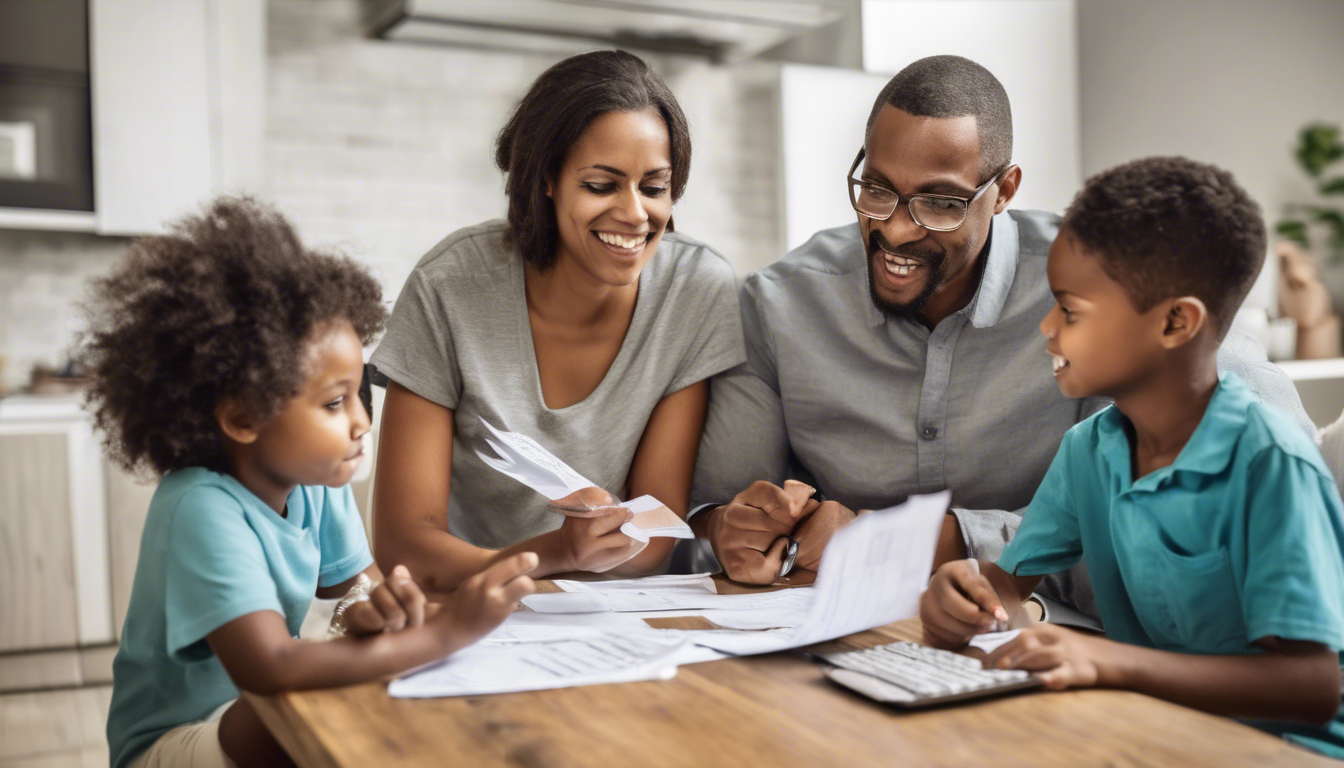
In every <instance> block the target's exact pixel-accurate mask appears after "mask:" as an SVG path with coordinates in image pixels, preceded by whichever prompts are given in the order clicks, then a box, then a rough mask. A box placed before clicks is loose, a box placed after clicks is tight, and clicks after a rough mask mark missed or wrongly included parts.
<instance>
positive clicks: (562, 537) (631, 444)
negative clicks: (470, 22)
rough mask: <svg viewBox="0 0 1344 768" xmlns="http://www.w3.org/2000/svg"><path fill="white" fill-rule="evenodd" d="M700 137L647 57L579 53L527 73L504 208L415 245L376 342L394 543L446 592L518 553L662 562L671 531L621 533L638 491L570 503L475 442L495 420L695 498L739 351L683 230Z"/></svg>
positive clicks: (379, 510) (616, 483) (606, 485)
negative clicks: (712, 416) (703, 453)
mask: <svg viewBox="0 0 1344 768" xmlns="http://www.w3.org/2000/svg"><path fill="white" fill-rule="evenodd" d="M690 157H691V144H690V136H689V132H688V130H687V126H686V118H685V116H684V115H683V114H682V112H681V108H680V107H679V106H678V105H677V102H676V99H675V97H673V95H672V93H671V91H669V90H668V88H667V86H666V85H664V84H663V82H662V80H661V79H659V77H658V76H657V75H656V74H654V73H653V72H652V71H651V70H650V69H649V68H648V66H647V65H646V64H645V63H644V62H643V61H641V60H640V59H639V58H638V57H635V56H632V55H630V54H628V53H623V52H618V51H599V52H595V53H588V54H582V55H579V56H574V57H571V58H569V59H566V60H564V61H562V62H560V63H559V64H556V65H555V66H553V67H551V68H550V69H549V70H547V71H546V72H544V73H543V74H542V75H541V77H539V78H538V79H537V81H536V82H535V83H533V85H532V87H531V89H530V90H529V91H528V93H527V95H526V96H524V97H523V99H522V101H521V102H519V104H518V106H517V108H516V109H515V111H514V113H513V115H512V117H511V118H510V119H509V121H508V124H507V125H505V126H504V129H503V130H502V131H501V132H500V134H499V138H498V142H497V147H496V153H495V163H496V164H497V165H498V166H499V168H500V170H502V171H504V172H505V173H506V174H507V175H508V178H507V184H506V187H505V191H506V193H507V195H508V198H509V212H508V221H507V222H504V221H491V222H486V223H484V224H480V225H477V226H474V227H468V228H466V229H463V230H460V231H458V232H455V233H453V234H452V235H449V236H448V237H447V238H446V239H445V240H444V241H443V242H441V243H439V244H438V245H437V246H435V247H434V249H433V250H431V251H430V252H429V253H428V254H427V255H426V256H425V257H424V258H423V259H421V261H420V263H419V264H418V265H417V267H416V269H415V271H414V272H412V274H411V276H410V278H409V279H408V280H407V282H406V285H405V287H404V288H403V289H402V293H401V295H400V297H399V298H398V299H397V304H396V307H395V309H394V310H393V313H392V320H391V323H390V324H389V327H388V331H387V335H386V336H385V337H384V339H383V341H382V343H381V344H380V345H379V347H378V350H377V352H375V354H374V356H373V363H374V365H376V366H377V367H378V369H379V370H380V371H381V372H383V373H384V374H386V375H387V376H388V377H389V378H390V379H391V383H390V384H389V386H388V390H387V399H386V403H385V405H384V408H383V420H382V428H381V437H380V439H379V444H378V452H379V455H378V467H377V477H376V481H375V484H374V485H375V491H374V527H375V537H374V541H375V544H376V548H377V556H378V557H379V558H380V559H384V558H386V560H385V561H386V562H400V563H406V564H407V565H408V566H409V567H410V568H411V569H412V571H413V572H414V573H415V575H416V577H417V578H418V579H419V580H420V581H421V582H422V583H423V584H424V585H425V586H426V588H427V589H430V590H435V591H441V590H446V589H452V588H453V587H455V586H456V585H457V584H458V582H460V581H461V580H462V579H463V578H465V577H466V576H467V575H469V574H472V573H475V572H477V571H479V570H481V568H483V567H485V566H486V565H488V564H490V563H491V562H493V561H497V560H500V559H503V558H506V557H508V556H510V555H512V554H514V553H517V552H523V551H532V552H536V553H537V555H538V557H539V561H540V564H539V565H538V567H537V568H536V570H534V571H533V575H539V576H544V575H547V574H551V573H560V572H565V571H614V572H617V573H624V574H643V573H649V572H651V571H654V570H656V569H657V568H659V567H660V566H661V564H662V563H663V562H664V560H665V559H666V558H667V556H668V554H669V553H670V552H671V550H672V543H673V541H674V540H673V539H668V538H655V539H653V540H652V541H651V542H650V543H649V544H648V545H647V546H645V545H644V544H641V543H640V542H637V541H635V540H633V539H631V538H629V537H627V536H625V535H624V534H622V533H620V531H619V530H618V529H619V528H620V526H621V524H622V523H623V522H625V520H626V519H628V514H629V513H628V512H627V511H626V510H624V509H620V508H614V509H609V510H607V511H606V513H605V514H602V515H600V516H598V517H593V518H578V517H562V516H561V515H559V514H557V513H556V512H554V511H551V510H549V509H548V500H547V499H545V498H543V497H542V496H541V495H540V494H538V493H536V492H534V491H532V490H531V489H529V488H527V487H525V486H523V485H522V484H521V483H518V482H517V481H515V480H513V479H511V478H509V477H507V476H505V475H503V474H500V473H498V472H496V471H495V470H493V469H491V468H489V467H487V466H486V465H485V464H484V463H483V462H482V461H481V460H480V458H479V457H478V456H477V455H476V454H477V451H481V452H485V453H487V454H489V453H490V449H489V447H487V446H486V444H485V441H484V437H483V436H484V434H485V428H484V426H483V425H482V421H488V422H489V423H491V424H493V425H494V426H497V427H499V428H501V429H504V430H508V431H513V432H519V433H522V434H525V435H528V436H529V437H532V438H533V439H535V440H537V441H538V442H540V443H541V444H542V445H543V446H545V447H546V448H547V449H549V450H550V451H551V452H552V453H554V454H555V455H556V456H558V457H560V458H561V459H563V460H564V461H566V462H567V463H569V464H570V465H571V466H572V467H574V469H576V470H577V471H578V472H580V473H581V474H583V475H584V476H585V477H587V478H589V479H590V480H592V481H593V482H595V483H596V484H598V485H599V486H600V487H601V488H603V489H605V490H606V491H607V492H608V493H610V494H611V495H613V496H615V497H617V498H621V499H629V498H634V497H636V496H639V495H643V494H651V495H653V496H655V497H657V498H658V499H659V500H661V501H662V502H663V503H664V504H666V505H667V506H668V507H670V508H671V509H672V510H673V511H674V512H676V513H677V514H679V515H681V516H682V517H685V515H686V511H687V506H688V504H689V496H690V483H691V474H692V471H693V468H694V465H695V454H696V449H697V448H698V446H699V442H700V432H701V429H702V427H703V425H704V419H705V409H706V403H707V399H708V383H707V382H706V379H708V378H709V377H710V376H712V375H713V374H715V373H718V372H720V371H723V370H726V369H728V368H730V367H732V366H734V365H737V364H738V363H741V362H742V361H743V360H744V359H745V354H744V351H743V342H742V330H741V325H740V322H741V321H740V318H739V315H738V306H737V297H736V290H735V284H734V280H733V275H732V270H731V268H730V267H729V265H728V264H727V262H726V261H725V260H724V259H723V257H721V256H719V255H718V254H717V253H715V252H714V251H712V250H710V249H709V248H708V247H706V246H704V245H703V244H701V243H699V242H697V241H695V240H693V239H691V238H688V237H683V236H680V235H677V234H672V233H671V229H672V203H673V202H675V201H676V200H677V199H678V198H679V197H680V196H681V193H682V191H683V189H684V188H685V186H686V178H687V175H688V173H689V167H690ZM449 467H451V473H450V472H449Z"/></svg>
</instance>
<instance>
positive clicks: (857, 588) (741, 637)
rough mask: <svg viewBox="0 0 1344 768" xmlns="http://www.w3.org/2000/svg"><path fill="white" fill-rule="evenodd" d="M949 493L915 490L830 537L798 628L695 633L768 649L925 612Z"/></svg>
mask: <svg viewBox="0 0 1344 768" xmlns="http://www.w3.org/2000/svg"><path fill="white" fill-rule="evenodd" d="M950 500H951V494H950V493H949V492H947V491H943V492H941V493H935V494H930V495H927V496H911V497H910V499H909V500H907V501H906V502H905V503H904V504H901V505H899V506H896V507H892V508H890V509H885V510H878V511H874V512H870V513H868V514H866V515H862V516H861V517H859V518H858V519H856V520H855V521H854V522H852V523H850V524H849V525H847V526H845V527H844V528H842V529H841V530H840V531H839V532H838V533H836V534H835V536H834V538H832V539H831V541H830V543H829V544H827V545H826V549H825V551H824V552H823V553H822V557H821V569H820V571H819V572H818V573H817V581H816V585H815V586H814V587H813V588H812V590H811V591H812V592H813V593H814V595H813V597H812V602H811V606H810V608H809V610H808V613H807V616H806V618H805V619H804V620H803V621H802V622H801V623H800V624H799V625H798V627H797V628H796V629H793V630H783V631H773V632H758V633H752V632H707V631H700V632H696V633H694V635H695V637H694V642H696V643H700V644H702V645H707V646H708V647H710V648H716V649H719V650H722V651H725V652H728V653H735V654H750V653H769V652H771V651H781V650H785V649H787V648H796V647H798V646H802V645H811V644H812V643H819V642H822V641H824V640H832V639H835V638H837V637H841V636H844V635H848V634H852V633H854V632H861V631H863V630H865V629H872V628H873V627H879V626H882V625H883V624H890V623H891V622H893V621H897V620H899V619H905V618H909V617H911V616H914V615H916V614H917V613H918V612H919V595H920V593H921V592H923V590H924V587H925V586H926V585H927V584H928V582H929V571H930V569H931V568H932V567H933V551H934V547H935V546H936V545H937V542H938V533H939V531H941V530H942V525H943V517H944V516H945V515H946V514H947V506H948V502H949V501H950Z"/></svg>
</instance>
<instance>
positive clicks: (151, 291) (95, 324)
mask: <svg viewBox="0 0 1344 768" xmlns="http://www.w3.org/2000/svg"><path fill="white" fill-rule="evenodd" d="M86 309H87V310H88V314H89V319H90V328H89V330H88V331H87V332H86V334H85V336H84V338H83V342H84V344H83V348H82V350H81V352H82V359H83V363H84V365H85V367H86V368H87V370H88V371H89V374H90V376H91V378H92V385H91V387H90V389H89V391H88V395H87V398H88V402H89V404H90V405H91V406H92V407H93V410H94V414H95V418H96V420H97V423H98V426H99V428H101V429H102V430H103V431H104V433H105V435H106V438H105V441H106V444H107V447H108V449H109V455H110V456H111V457H112V459H113V460H114V461H116V462H117V463H118V464H120V465H121V466H123V467H125V468H127V469H128V470H132V471H136V470H143V469H150V470H152V471H154V472H157V473H160V474H167V473H168V472H171V471H173V470H176V469H183V468H185V467H192V466H203V467H207V468H209V469H213V470H215V471H223V470H224V469H225V467H224V463H225V458H224V451H223V444H222V442H221V433H220V430H219V426H218V422H217V421H216V418H215V411H216V407H217V406H218V405H219V403H220V402H221V400H223V399H224V398H236V399H237V400H238V401H240V402H241V403H243V405H244V406H245V407H246V408H247V409H248V410H249V411H250V412H251V414H252V416H253V417H254V418H256V419H258V420H259V421H260V422H262V423H264V422H265V421H267V420H269V419H271V418H272V417H274V416H275V414H276V413H278V412H279V411H280V409H281V408H282V407H283V406H284V404H285V402H286V401H287V400H289V399H291V398H293V397H295V396H297V395H298V394H299V393H300V392H301V391H302V388H303V386H304V384H305V383H306V381H305V380H306V376H307V372H306V371H305V370H304V365H303V362H304V359H305V352H306V344H307V343H308V341H309V339H310V336H311V335H312V333H313V332H314V330H315V329H317V328H318V327H319V326H321V325H322V324H324V323H327V322H332V321H339V320H349V321H350V323H351V325H353V326H354V328H355V333H356V334H358V335H359V338H360V341H361V342H362V343H364V344H366V345H367V344H368V343H369V342H370V341H372V338H373V336H374V335H375V334H376V333H378V332H379V331H380V330H381V329H382V327H383V325H384V323H385V322H386V320H387V309H386V308H385V307H384V306H383V304H382V291H381V289H380V287H379V285H378V283H377V281H375V280H374V279H373V277H371V276H370V275H369V273H368V272H366V271H365V270H364V268H362V267H361V266H359V265H358V264H356V263H355V262H353V261H351V260H350V259H348V258H343V257H337V256H332V255H327V254H322V253H317V252H314V251H311V250H308V249H306V248H304V247H303V245H302V244H301V243H300V242H299V239H298V236H297V235H296V234H295V233H294V229H293V228H292V227H291V226H290V225H289V223H288V222H286V221H285V219H284V218H283V217H282V216H281V215H280V214H279V213H277V212H276V211H274V210H273V209H271V208H269V207H266V206H264V205H262V204H260V203H258V202H256V201H254V200H251V199H247V198H223V199H220V200H217V201H215V202H213V203H211V204H209V206H208V207H207V208H206V209H205V211H204V212H203V213H202V214H201V215H198V216H188V217H186V218H183V219H182V220H180V221H178V222H177V223H176V224H174V225H173V226H172V228H171V231H170V233H169V234H166V235H162V236H154V237H142V238H138V239H137V240H135V241H133V242H132V243H131V246H130V250H129V252H128V253H127V255H126V256H125V257H124V258H123V260H122V261H121V263H119V264H118V265H117V266H116V267H115V268H114V269H113V271H112V273H111V274H109V275H108V276H106V277H104V278H101V279H99V280H97V281H96V282H95V283H94V286H93V291H92V300H91V301H90V303H89V304H88V306H87V307H86Z"/></svg>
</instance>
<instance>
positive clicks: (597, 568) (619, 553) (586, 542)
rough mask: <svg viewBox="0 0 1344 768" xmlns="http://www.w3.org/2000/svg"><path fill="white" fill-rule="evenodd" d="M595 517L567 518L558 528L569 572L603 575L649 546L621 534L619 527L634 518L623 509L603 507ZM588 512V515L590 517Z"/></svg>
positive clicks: (629, 512)
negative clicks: (587, 572)
mask: <svg viewBox="0 0 1344 768" xmlns="http://www.w3.org/2000/svg"><path fill="white" fill-rule="evenodd" d="M593 513H596V514H595V515H594V516H584V517H575V516H570V515H568V514H567V515H566V517H565V522H564V523H563V524H562V525H561V526H560V542H561V545H562V546H563V547H564V555H563V556H564V558H565V562H566V563H567V564H568V566H569V567H568V570H572V571H589V572H591V573H602V572H604V571H609V570H611V569H612V568H615V567H616V566H618V565H620V564H621V563H624V562H625V561H626V560H629V559H630V558H632V557H634V556H635V555H638V554H639V553H640V552H642V551H644V548H645V547H647V546H648V545H649V543H648V542H647V541H639V540H637V539H632V538H630V537H629V536H626V535H625V534H624V533H621V530H620V528H621V526H622V525H625V523H626V522H628V521H630V520H632V519H634V516H635V515H634V513H632V512H631V511H630V510H628V509H626V508H625V507H603V508H601V509H600V510H594V511H593ZM593 513H588V514H593Z"/></svg>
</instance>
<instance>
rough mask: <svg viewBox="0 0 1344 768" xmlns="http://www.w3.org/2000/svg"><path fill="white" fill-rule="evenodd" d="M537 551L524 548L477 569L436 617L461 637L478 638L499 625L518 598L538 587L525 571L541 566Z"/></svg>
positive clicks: (516, 606) (437, 620)
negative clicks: (517, 552)
mask: <svg viewBox="0 0 1344 768" xmlns="http://www.w3.org/2000/svg"><path fill="white" fill-rule="evenodd" d="M537 562H538V559H537V555H536V553H535V552H521V553H519V554H516V555H514V556H513V557H510V558H508V559H506V560H501V561H499V562H498V563H495V564H494V565H492V566H490V567H489V568H486V569H485V570H483V571H481V572H480V573H477V574H475V575H473V576H471V577H470V578H468V579H467V580H466V581H464V582H462V585H461V586H460V587H458V588H457V590H456V591H455V592H453V594H452V595H451V596H450V597H449V598H448V600H447V601H445V605H444V610H443V611H441V612H440V613H439V614H438V616H436V617H435V618H434V621H436V622H440V621H441V622H443V625H444V629H445V630H447V631H448V632H450V633H452V634H453V635H455V636H456V637H457V638H458V639H466V640H467V642H474V641H475V640H476V639H477V638H480V637H482V636H484V635H485V634H487V633H488V632H490V630H492V629H494V628H495V627H497V626H499V625H500V624H501V623H502V622H503V621H504V619H507V618H508V617H509V614H510V613H513V612H514V611H515V610H517V608H518V601H519V600H522V599H523V598H524V597H527V596H528V595H530V594H532V593H533V592H536V591H537V585H536V584H535V583H533V581H532V579H530V578H528V577H527V576H526V575H525V574H526V573H527V572H528V571H531V570H532V569H533V568H536V567H537Z"/></svg>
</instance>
